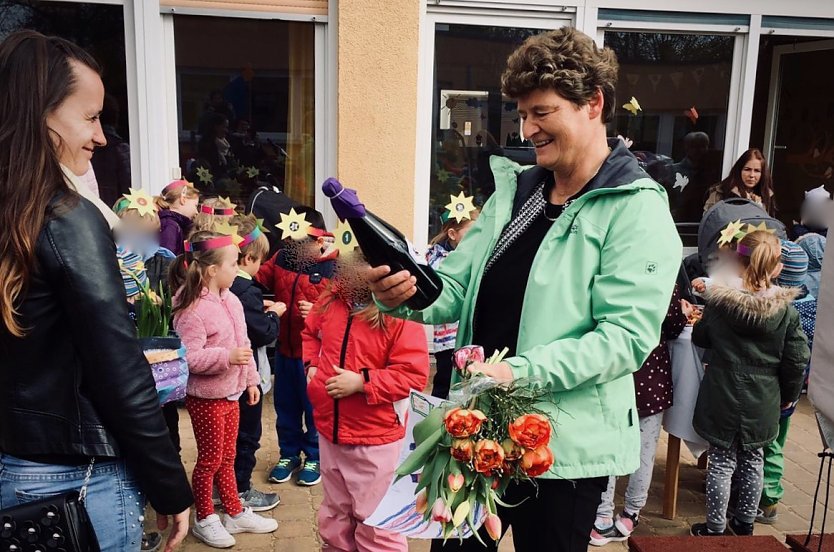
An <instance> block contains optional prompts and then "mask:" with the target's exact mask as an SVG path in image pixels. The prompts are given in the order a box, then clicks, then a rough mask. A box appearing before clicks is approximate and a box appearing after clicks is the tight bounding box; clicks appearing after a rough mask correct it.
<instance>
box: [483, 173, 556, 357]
mask: <svg viewBox="0 0 834 552" xmlns="http://www.w3.org/2000/svg"><path fill="white" fill-rule="evenodd" d="M552 188H553V183H552V181H551V182H550V184H548V185H546V186H545V189H544V194H545V197H548V196H549V195H550V190H551V189H552ZM563 210H564V207H563V206H562V205H553V204H551V203H548V204H547V205H545V212H544V213H542V214H540V215H539V216H538V218H536V220H535V221H534V222H533V224H531V225H530V227H529V228H527V230H526V231H525V232H524V234H522V235H521V236H520V237H519V238H518V239H517V240H516V241H515V242H513V243H512V244H511V245H510V247H509V248H508V249H507V250H506V251H505V252H504V254H503V255H501V256H500V257H499V258H498V260H496V261H495V264H494V265H492V267H491V268H490V269H489V270H488V271H487V272H486V273H485V274H484V276H483V279H482V280H481V287H480V290H479V291H478V300H477V302H476V303H475V321H474V327H473V342H474V343H475V344H476V345H480V346H482V347H483V348H484V352H485V353H486V356H487V357H489V356H490V355H492V353H493V352H495V351H501V350H502V349H503V348H504V347H508V348H509V354H508V355H507V356H513V355H515V353H516V348H517V347H518V332H519V326H520V325H521V309H522V307H523V305H524V293H525V291H526V289H527V279H528V278H529V277H530V269H531V268H532V266H533V259H535V257H536V253H537V252H538V250H539V247H540V246H541V244H542V241H544V236H545V234H547V231H548V230H550V227H551V226H553V221H554V220H555V219H557V218H558V217H559V215H561V214H562V211H563ZM545 213H546V214H547V217H545ZM550 219H552V220H550Z"/></svg>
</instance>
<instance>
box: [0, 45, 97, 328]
mask: <svg viewBox="0 0 834 552" xmlns="http://www.w3.org/2000/svg"><path fill="white" fill-rule="evenodd" d="M72 62H77V63H80V64H82V65H86V66H87V67H89V68H90V69H92V70H93V71H95V72H96V73H99V74H100V73H101V69H100V68H99V66H98V63H96V61H95V60H94V59H93V58H92V57H91V56H90V55H89V54H88V53H87V52H85V51H84V50H82V49H81V48H79V47H78V46H76V45H75V44H72V43H71V42H68V41H66V40H64V39H61V38H56V37H46V36H44V35H42V34H39V33H36V32H34V31H18V32H16V33H12V34H11V35H9V36H8V37H7V38H6V39H5V40H4V41H3V43H2V44H0V315H1V316H0V317H1V318H2V324H3V326H4V327H5V329H6V331H8V332H9V333H11V334H12V335H14V336H16V337H23V335H24V334H25V330H26V329H25V328H23V327H22V326H21V323H20V320H19V319H18V315H19V313H18V311H17V306H18V305H19V301H20V298H21V297H22V296H23V294H24V293H25V292H26V289H27V287H28V285H29V282H30V280H31V278H32V272H33V271H34V270H35V244H36V242H37V239H38V235H39V234H40V232H41V229H42V227H43V225H44V221H45V219H46V217H47V215H48V213H47V211H48V210H49V208H50V207H49V206H50V201H52V200H53V198H55V197H56V196H57V195H59V194H61V193H63V194H64V196H63V198H61V199H60V200H59V202H58V203H57V204H55V205H54V207H53V208H54V209H55V210H56V211H59V212H60V211H61V210H64V209H67V208H70V207H72V206H73V205H74V204H75V202H77V201H78V196H77V195H75V194H74V193H73V192H70V188H69V186H68V185H67V183H66V181H65V179H64V174H63V172H62V170H61V166H60V161H59V160H60V155H59V153H58V148H57V147H56V145H55V143H54V141H53V138H58V139H60V137H57V136H55V135H54V133H53V132H52V131H51V130H49V128H48V127H47V124H46V119H47V116H48V115H49V114H50V113H52V112H54V111H55V110H56V109H57V108H58V107H59V106H60V105H61V104H62V103H63V102H64V100H66V98H67V97H68V96H70V95H72V94H73V92H74V91H75V87H76V74H75V71H74V69H73V67H72Z"/></svg>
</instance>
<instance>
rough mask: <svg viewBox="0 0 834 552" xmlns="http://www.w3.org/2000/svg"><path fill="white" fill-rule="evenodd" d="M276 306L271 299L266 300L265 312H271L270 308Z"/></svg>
mask: <svg viewBox="0 0 834 552" xmlns="http://www.w3.org/2000/svg"><path fill="white" fill-rule="evenodd" d="M274 304H275V301H270V300H269V299H264V310H269V307H271V306H272V305H274Z"/></svg>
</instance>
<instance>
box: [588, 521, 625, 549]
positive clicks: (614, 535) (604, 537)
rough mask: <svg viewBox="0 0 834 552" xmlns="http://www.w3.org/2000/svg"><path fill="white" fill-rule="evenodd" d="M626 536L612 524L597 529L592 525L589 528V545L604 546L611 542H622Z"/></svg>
mask: <svg viewBox="0 0 834 552" xmlns="http://www.w3.org/2000/svg"><path fill="white" fill-rule="evenodd" d="M627 538H628V537H627V536H625V535H623V534H622V533H620V531H619V530H618V529H617V526H616V525H612V526H611V527H609V528H607V529H599V528H598V527H594V528H593V529H591V540H590V543H591V546H605V545H606V544H608V543H611V542H623V541H624V540H626V539H627Z"/></svg>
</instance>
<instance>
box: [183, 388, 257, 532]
mask: <svg viewBox="0 0 834 552" xmlns="http://www.w3.org/2000/svg"><path fill="white" fill-rule="evenodd" d="M185 407H186V408H187V409H188V414H189V415H190V416H191V425H192V427H193V428H194V439H195V440H196V441H197V465H196V466H194V473H193V475H192V477H191V487H192V489H193V490H194V501H195V502H196V507H197V519H198V520H202V519H205V518H207V517H208V516H210V515H211V514H213V513H214V504H213V503H212V501H211V492H212V483H216V484H217V488H218V490H219V491H220V499H221V501H222V502H223V508H225V510H226V513H227V514H229V515H230V516H236V515H238V514H240V513H241V512H242V511H243V509H242V507H241V505H240V498H238V494H237V482H236V481H235V445H236V443H237V429H238V422H239V420H240V406H239V405H238V402H237V401H230V400H227V399H198V398H197V397H192V396H190V395H189V396H188V397H186V398H185Z"/></svg>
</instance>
